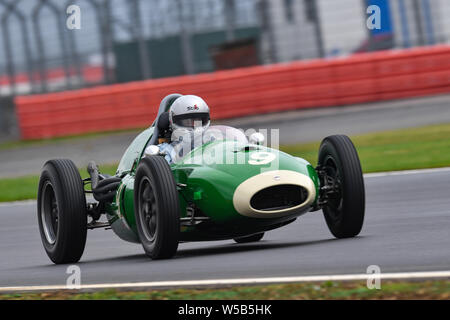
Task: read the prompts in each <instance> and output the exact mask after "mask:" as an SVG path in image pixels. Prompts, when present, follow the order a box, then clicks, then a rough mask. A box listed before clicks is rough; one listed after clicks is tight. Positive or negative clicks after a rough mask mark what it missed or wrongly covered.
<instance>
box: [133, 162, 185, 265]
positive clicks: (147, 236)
mask: <svg viewBox="0 0 450 320" xmlns="http://www.w3.org/2000/svg"><path fill="white" fill-rule="evenodd" d="M134 201H135V202H134V208H135V211H134V213H135V219H136V229H137V231H138V235H139V239H140V241H141V244H142V247H143V248H144V251H145V253H146V254H147V255H148V256H149V257H151V258H152V259H167V258H171V257H173V256H174V255H175V253H176V251H177V248H178V239H179V236H180V207H179V201H180V200H179V198H178V191H177V186H176V182H175V179H174V177H173V174H172V170H171V169H170V167H169V164H168V163H167V162H166V160H165V159H164V158H163V157H160V156H150V157H146V158H143V159H142V160H141V161H140V163H139V166H138V168H137V170H136V176H135V180H134Z"/></svg>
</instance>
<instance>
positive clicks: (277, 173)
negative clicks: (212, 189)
mask: <svg viewBox="0 0 450 320" xmlns="http://www.w3.org/2000/svg"><path fill="white" fill-rule="evenodd" d="M283 185H284V186H289V187H291V188H292V187H294V188H295V187H298V188H299V189H300V188H301V190H302V191H303V192H306V196H305V197H304V199H297V202H296V203H295V205H293V206H288V207H282V208H264V209H262V208H254V206H252V198H253V196H255V195H256V194H257V193H258V192H259V191H262V190H264V189H267V188H270V187H276V186H283ZM315 199H316V186H315V184H314V182H313V181H312V180H311V178H310V177H308V176H306V175H304V174H301V173H299V172H296V171H289V170H274V171H268V172H264V173H261V174H258V175H256V176H253V177H251V178H249V179H247V180H245V181H244V182H242V183H241V184H240V185H239V186H238V187H237V188H236V190H235V191H234V195H233V205H234V208H235V209H236V211H237V212H238V213H240V214H241V215H243V216H247V217H252V218H279V217H284V216H288V215H291V214H295V213H304V212H306V211H308V210H309V209H310V208H311V205H312V204H313V203H314V200H315Z"/></svg>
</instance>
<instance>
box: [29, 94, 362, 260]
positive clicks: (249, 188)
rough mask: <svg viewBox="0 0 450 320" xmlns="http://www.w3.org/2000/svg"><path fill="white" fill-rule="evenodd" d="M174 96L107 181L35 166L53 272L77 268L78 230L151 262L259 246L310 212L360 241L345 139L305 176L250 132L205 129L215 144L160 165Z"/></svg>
mask: <svg viewBox="0 0 450 320" xmlns="http://www.w3.org/2000/svg"><path fill="white" fill-rule="evenodd" d="M180 96H181V95H178V94H171V95H169V96H167V97H166V98H165V99H164V100H163V101H162V102H161V105H160V108H159V112H158V115H157V117H156V120H155V121H154V123H153V125H152V126H151V127H150V128H148V129H146V130H145V131H143V132H142V133H141V134H139V135H138V136H137V137H136V139H135V140H134V141H133V142H132V143H131V145H130V146H129V147H128V149H127V150H126V152H125V154H124V155H123V157H122V159H121V161H120V163H119V166H118V169H117V173H116V175H115V176H113V177H111V176H108V175H104V174H101V173H99V171H98V169H97V166H96V165H95V163H93V162H91V163H90V164H89V166H88V172H89V174H90V178H88V179H84V180H83V179H82V178H81V176H80V173H79V171H78V169H77V167H76V166H75V164H74V163H73V162H72V161H70V160H64V159H57V160H50V161H48V162H47V163H46V164H45V165H44V167H43V170H42V174H41V178H40V181H39V190H38V202H37V212H38V221H39V229H40V233H41V238H42V242H43V245H44V248H45V251H46V252H47V254H48V256H49V258H50V259H51V260H52V261H53V262H54V263H57V264H61V263H74V262H77V261H79V260H80V258H81V256H82V254H83V251H84V248H85V243H86V237H87V230H88V229H97V228H106V229H112V230H113V231H114V233H115V234H116V235H117V236H119V237H120V238H121V239H123V240H125V241H129V242H135V243H140V244H142V246H143V248H144V251H145V253H146V254H147V255H148V256H149V257H151V258H153V259H164V258H171V257H173V256H174V255H175V254H176V251H177V248H178V244H179V243H180V242H189V241H205V240H224V239H234V240H235V241H236V242H238V243H246V242H254V241H259V240H260V239H261V238H262V237H263V235H264V232H266V231H269V230H273V229H276V228H280V227H282V226H285V225H287V224H289V223H291V222H293V221H295V220H296V219H297V218H298V217H299V216H301V215H303V214H305V213H307V212H311V211H318V210H323V213H324V216H325V220H326V223H327V225H328V227H329V229H330V231H331V233H332V234H333V235H334V236H335V237H337V238H347V237H354V236H356V235H358V234H359V232H360V231H361V228H362V225H363V221H364V210H365V192H364V180H363V175H362V171H361V165H360V161H359V158H358V154H357V152H356V150H355V147H354V146H353V143H352V142H351V140H350V139H349V138H348V137H347V136H343V135H335V136H330V137H327V138H325V139H324V140H323V141H322V143H321V146H320V149H319V158H318V165H317V167H316V168H314V167H313V166H312V165H311V164H310V163H309V162H307V161H306V160H304V159H301V158H298V157H294V156H291V155H289V154H287V153H284V152H281V151H279V150H276V149H272V148H269V147H266V146H264V145H263V138H262V137H261V135H260V134H259V133H256V134H253V135H251V136H250V137H249V138H247V137H246V136H245V134H244V133H243V132H242V131H240V130H237V129H234V128H231V127H226V126H211V127H210V129H209V130H211V132H215V133H214V134H212V136H214V137H215V138H214V139H210V140H207V141H206V142H204V143H201V144H200V145H198V146H197V147H196V148H194V149H193V150H191V151H190V152H189V153H187V154H186V155H185V156H183V157H182V158H181V159H180V160H179V161H177V162H175V163H172V164H170V165H169V163H168V162H167V161H166V160H165V158H164V153H163V152H159V149H158V147H157V145H158V138H159V137H160V136H161V134H163V133H164V132H165V131H167V130H168V120H167V112H168V110H169V108H170V106H171V105H172V103H173V102H174V101H175V100H176V99H177V98H178V97H180ZM209 130H208V131H209ZM216 133H220V134H223V135H222V138H217V137H218V136H220V134H219V135H217V134H216ZM89 194H92V196H93V198H94V200H91V199H92V197H90V196H88V197H87V196H86V195H89ZM87 199H89V200H87Z"/></svg>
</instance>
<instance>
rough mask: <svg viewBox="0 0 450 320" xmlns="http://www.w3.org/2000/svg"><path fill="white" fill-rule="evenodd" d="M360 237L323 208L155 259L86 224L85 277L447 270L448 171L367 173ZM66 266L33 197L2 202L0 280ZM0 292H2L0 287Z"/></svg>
mask: <svg viewBox="0 0 450 320" xmlns="http://www.w3.org/2000/svg"><path fill="white" fill-rule="evenodd" d="M365 183H366V197H367V203H366V219H365V224H364V228H363V230H362V232H361V234H360V236H358V237H356V238H352V239H343V240H336V239H334V238H333V237H332V236H331V234H330V233H329V231H328V230H327V226H326V224H325V221H324V219H323V216H322V214H321V213H310V214H307V215H305V216H303V217H300V218H299V219H298V220H297V221H296V222H294V223H293V224H291V225H288V226H286V227H284V228H280V229H277V230H274V231H271V232H268V233H267V234H266V236H265V237H264V239H263V240H262V241H261V242H259V243H253V244H236V243H234V242H233V241H216V242H205V243H184V244H180V247H179V251H178V254H177V255H176V256H175V258H174V259H171V260H160V261H152V260H150V259H148V258H147V257H146V256H145V255H144V254H143V250H142V248H141V246H140V245H135V244H129V243H126V242H123V241H121V240H120V239H119V238H117V237H116V236H115V235H114V234H113V233H112V231H103V230H94V231H89V233H88V241H87V245H86V250H85V254H84V256H83V258H82V260H81V261H80V263H78V266H79V267H80V268H81V276H82V283H83V284H101V283H115V284H118V283H137V282H152V281H186V280H205V279H242V278H254V277H260V278H269V277H292V276H312V275H342V274H361V273H365V272H366V269H367V267H368V266H369V265H378V266H379V267H380V268H381V271H382V272H383V273H385V272H420V271H449V270H450V234H449V230H450V197H449V190H450V169H439V170H430V171H429V170H425V171H415V172H407V173H401V174H394V175H392V174H376V175H368V176H366V178H365ZM66 270H67V266H66V265H59V266H56V265H53V264H51V263H50V260H49V259H48V258H47V256H46V254H45V252H44V249H43V248H42V244H41V240H40V237H39V231H38V226H37V217H36V205H35V203H34V202H25V203H7V204H0V287H11V286H30V285H41V286H42V285H64V284H65V283H66V278H67V276H68V275H67V274H66ZM0 291H1V289H0Z"/></svg>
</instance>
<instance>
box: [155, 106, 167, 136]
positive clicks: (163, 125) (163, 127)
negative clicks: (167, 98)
mask: <svg viewBox="0 0 450 320" xmlns="http://www.w3.org/2000/svg"><path fill="white" fill-rule="evenodd" d="M157 126H158V130H159V132H160V133H161V134H162V133H164V132H165V131H167V130H169V127H170V123H169V112H167V111H166V112H163V113H161V115H160V116H159V118H158V124H157Z"/></svg>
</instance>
